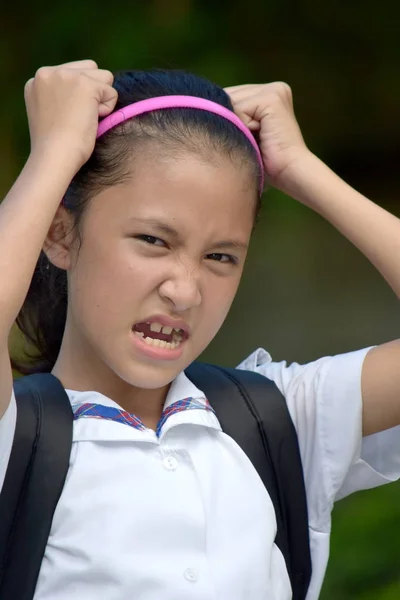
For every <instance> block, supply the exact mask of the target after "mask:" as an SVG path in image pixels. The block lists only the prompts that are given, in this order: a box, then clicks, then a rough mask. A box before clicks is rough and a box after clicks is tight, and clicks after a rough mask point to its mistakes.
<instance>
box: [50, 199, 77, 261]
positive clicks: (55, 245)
mask: <svg viewBox="0 0 400 600" xmlns="http://www.w3.org/2000/svg"><path fill="white" fill-rule="evenodd" d="M76 246H77V244H76V231H75V230H74V219H73V217H72V215H71V213H69V212H68V211H67V210H66V209H65V208H64V206H62V205H61V206H59V207H58V209H57V212H56V214H55V216H54V219H53V222H52V224H51V225H50V229H49V231H48V233H47V236H46V239H45V241H44V244H43V252H44V253H45V254H46V256H47V258H48V259H49V261H50V262H51V263H53V265H55V266H56V267H58V268H59V269H64V270H65V271H68V270H69V269H70V268H71V266H72V264H73V259H74V256H75V254H76Z"/></svg>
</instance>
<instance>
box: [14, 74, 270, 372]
mask: <svg viewBox="0 0 400 600" xmlns="http://www.w3.org/2000/svg"><path fill="white" fill-rule="evenodd" d="M114 87H115V88H116V90H117V91H118V102H117V105H116V109H119V108H122V107H124V106H127V105H128V104H132V103H134V102H138V101H140V100H144V99H147V98H152V97H156V96H164V95H176V94H179V95H180V94H182V95H191V96H198V97H201V98H206V99H208V100H212V101H214V102H217V103H219V104H221V105H222V106H225V107H226V108H228V109H230V110H233V108H232V104H231V101H230V98H229V96H228V95H227V94H226V93H225V92H224V90H223V89H222V88H220V87H218V86H216V85H214V84H213V83H211V82H210V81H208V80H207V79H203V78H201V77H197V76H195V75H192V74H190V73H186V72H183V71H175V70H168V71H167V70H154V71H125V72H121V73H117V74H116V76H115V80H114ZM151 140H152V141H155V142H157V143H158V144H162V149H163V151H164V150H167V151H169V150H173V151H175V152H181V151H182V149H184V150H185V151H188V150H189V151H192V152H193V153H196V154H203V153H204V156H207V155H208V156H209V153H210V149H211V150H214V151H216V152H218V153H222V154H224V155H227V156H229V157H231V158H232V159H236V160H241V161H242V162H246V163H248V164H249V166H250V167H251V168H252V169H253V172H254V190H255V198H256V197H257V198H258V195H256V194H257V184H258V182H259V177H260V173H259V166H258V162H257V158H256V153H255V151H254V148H253V147H252V145H251V143H250V142H249V141H248V140H247V138H246V137H245V136H244V135H243V133H242V132H241V131H240V130H239V129H238V128H237V127H236V126H235V125H233V124H232V123H230V122H229V121H228V120H226V119H223V118H221V117H219V116H217V115H215V114H213V113H208V112H206V111H201V110H196V109H190V108H189V109H188V108H183V109H182V108H174V109H168V110H159V111H154V112H151V113H146V114H144V115H141V116H139V117H136V118H135V119H131V120H129V121H126V122H125V123H123V124H121V125H119V126H117V127H115V128H114V129H111V130H110V131H109V132H107V133H106V134H105V135H103V136H102V137H100V138H99V140H98V141H97V143H96V146H95V149H94V151H93V154H92V155H91V157H90V159H89V160H88V161H87V162H86V163H85V164H84V165H83V167H82V168H81V169H80V171H79V172H78V173H77V174H76V176H75V177H74V179H73V180H72V182H71V184H70V186H69V188H68V190H67V192H66V194H65V197H64V206H65V207H66V209H67V210H68V211H69V212H70V213H71V214H72V215H73V218H74V223H75V227H76V228H77V230H78V232H79V224H80V222H81V218H82V216H83V214H84V211H85V208H86V206H87V205H88V203H89V201H90V200H91V198H92V197H93V196H95V195H96V193H98V192H99V191H100V190H101V189H104V188H105V187H108V186H113V185H116V184H117V183H120V182H121V181H122V180H123V179H124V178H125V177H127V176H128V175H129V172H128V169H127V164H128V160H127V158H133V159H134V157H135V151H137V152H141V151H142V149H143V143H146V142H147V141H151ZM139 142H141V143H139ZM255 202H256V204H257V206H256V214H257V212H258V208H259V200H257V201H256V200H255ZM67 305H68V295H67V274H66V271H64V270H62V269H59V268H57V267H55V266H54V265H53V264H52V263H50V262H49V260H48V259H47V257H46V255H45V254H44V252H41V253H40V256H39V259H38V262H37V265H36V268H35V271H34V274H33V278H32V281H31V284H30V287H29V290H28V294H27V296H26V299H25V302H24V305H23V307H22V309H21V311H20V313H19V315H18V317H17V325H18V327H19V329H20V330H21V332H22V333H23V336H24V338H25V342H27V344H28V346H29V348H26V349H25V354H26V356H27V357H28V360H29V362H27V361H25V362H24V361H23V360H19V359H18V360H17V359H15V358H14V359H13V360H12V366H13V368H15V369H16V370H18V371H19V372H20V373H22V374H30V373H36V372H47V371H51V370H52V368H53V366H54V364H55V362H56V359H57V356H58V354H59V351H60V347H61V341H62V337H63V333H64V328H65V322H66V315H67Z"/></svg>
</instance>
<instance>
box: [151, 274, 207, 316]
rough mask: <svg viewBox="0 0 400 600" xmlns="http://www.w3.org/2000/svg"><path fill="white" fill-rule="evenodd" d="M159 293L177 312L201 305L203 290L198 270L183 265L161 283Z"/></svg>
mask: <svg viewBox="0 0 400 600" xmlns="http://www.w3.org/2000/svg"><path fill="white" fill-rule="evenodd" d="M159 294H160V296H161V297H162V298H163V299H164V300H167V301H168V302H170V303H171V304H172V305H173V307H174V310H176V311H177V312H184V311H186V310H188V309H190V308H194V307H196V306H199V304H200V303H201V292H200V286H199V278H198V275H197V273H196V271H195V270H193V269H188V268H187V267H184V266H183V265H181V266H180V268H179V269H177V270H176V271H175V273H174V274H173V275H171V276H169V277H168V279H166V280H165V281H164V282H163V283H162V284H161V285H160V287H159Z"/></svg>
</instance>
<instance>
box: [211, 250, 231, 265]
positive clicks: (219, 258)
mask: <svg viewBox="0 0 400 600" xmlns="http://www.w3.org/2000/svg"><path fill="white" fill-rule="evenodd" d="M206 258H207V259H209V260H214V261H216V262H220V263H230V264H232V265H237V263H238V261H237V259H236V258H235V257H234V256H232V255H231V254H221V253H220V252H213V253H212V254H207V256H206Z"/></svg>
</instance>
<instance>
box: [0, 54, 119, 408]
mask: <svg viewBox="0 0 400 600" xmlns="http://www.w3.org/2000/svg"><path fill="white" fill-rule="evenodd" d="M111 83H112V74H111V73H109V72H108V71H102V70H100V69H97V65H96V64H95V63H94V62H93V61H79V62H77V63H69V64H68V65H65V66H61V67H46V68H45V69H42V70H39V71H38V74H37V75H36V77H35V79H33V80H30V81H29V82H28V84H27V86H26V104H27V111H28V117H29V126H30V133H31V146H32V151H31V155H30V157H29V159H28V161H27V163H26V165H25V167H24V169H23V170H22V172H21V174H20V176H19V178H18V179H17V181H16V182H15V184H14V186H13V187H12V189H11V190H10V192H9V193H8V195H7V197H6V198H5V199H4V200H3V202H2V203H1V204H0V282H1V286H0V417H1V416H2V415H3V414H4V412H5V410H6V408H7V406H8V402H9V400H10V396H11V386H12V374H11V366H10V360H9V356H8V337H9V333H10V330H11V327H12V324H13V322H14V320H15V318H16V317H17V315H18V312H19V310H20V309H21V306H22V304H23V302H24V299H25V296H26V293H27V291H28V288H29V285H30V281H31V279H32V275H33V271H34V268H35V265H36V262H37V259H38V257H39V254H40V250H41V248H42V246H43V243H44V240H45V238H46V235H47V232H48V230H49V228H50V225H51V222H52V220H53V218H54V215H55V213H56V211H57V208H58V206H59V205H60V202H61V200H62V198H63V195H64V193H65V191H66V189H67V187H68V185H69V183H70V181H71V179H72V178H73V176H74V175H75V173H76V172H77V171H78V170H79V168H80V166H81V165H82V164H83V163H84V162H85V161H86V160H87V159H88V157H89V156H90V154H91V152H92V151H93V147H94V142H95V136H96V131H97V122H98V116H99V114H100V115H102V116H104V115H105V114H108V113H109V112H111V110H112V108H113V106H114V105H115V101H116V92H115V91H114V90H113V89H112V88H111V85H110V84H111ZM71 98H72V100H71Z"/></svg>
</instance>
